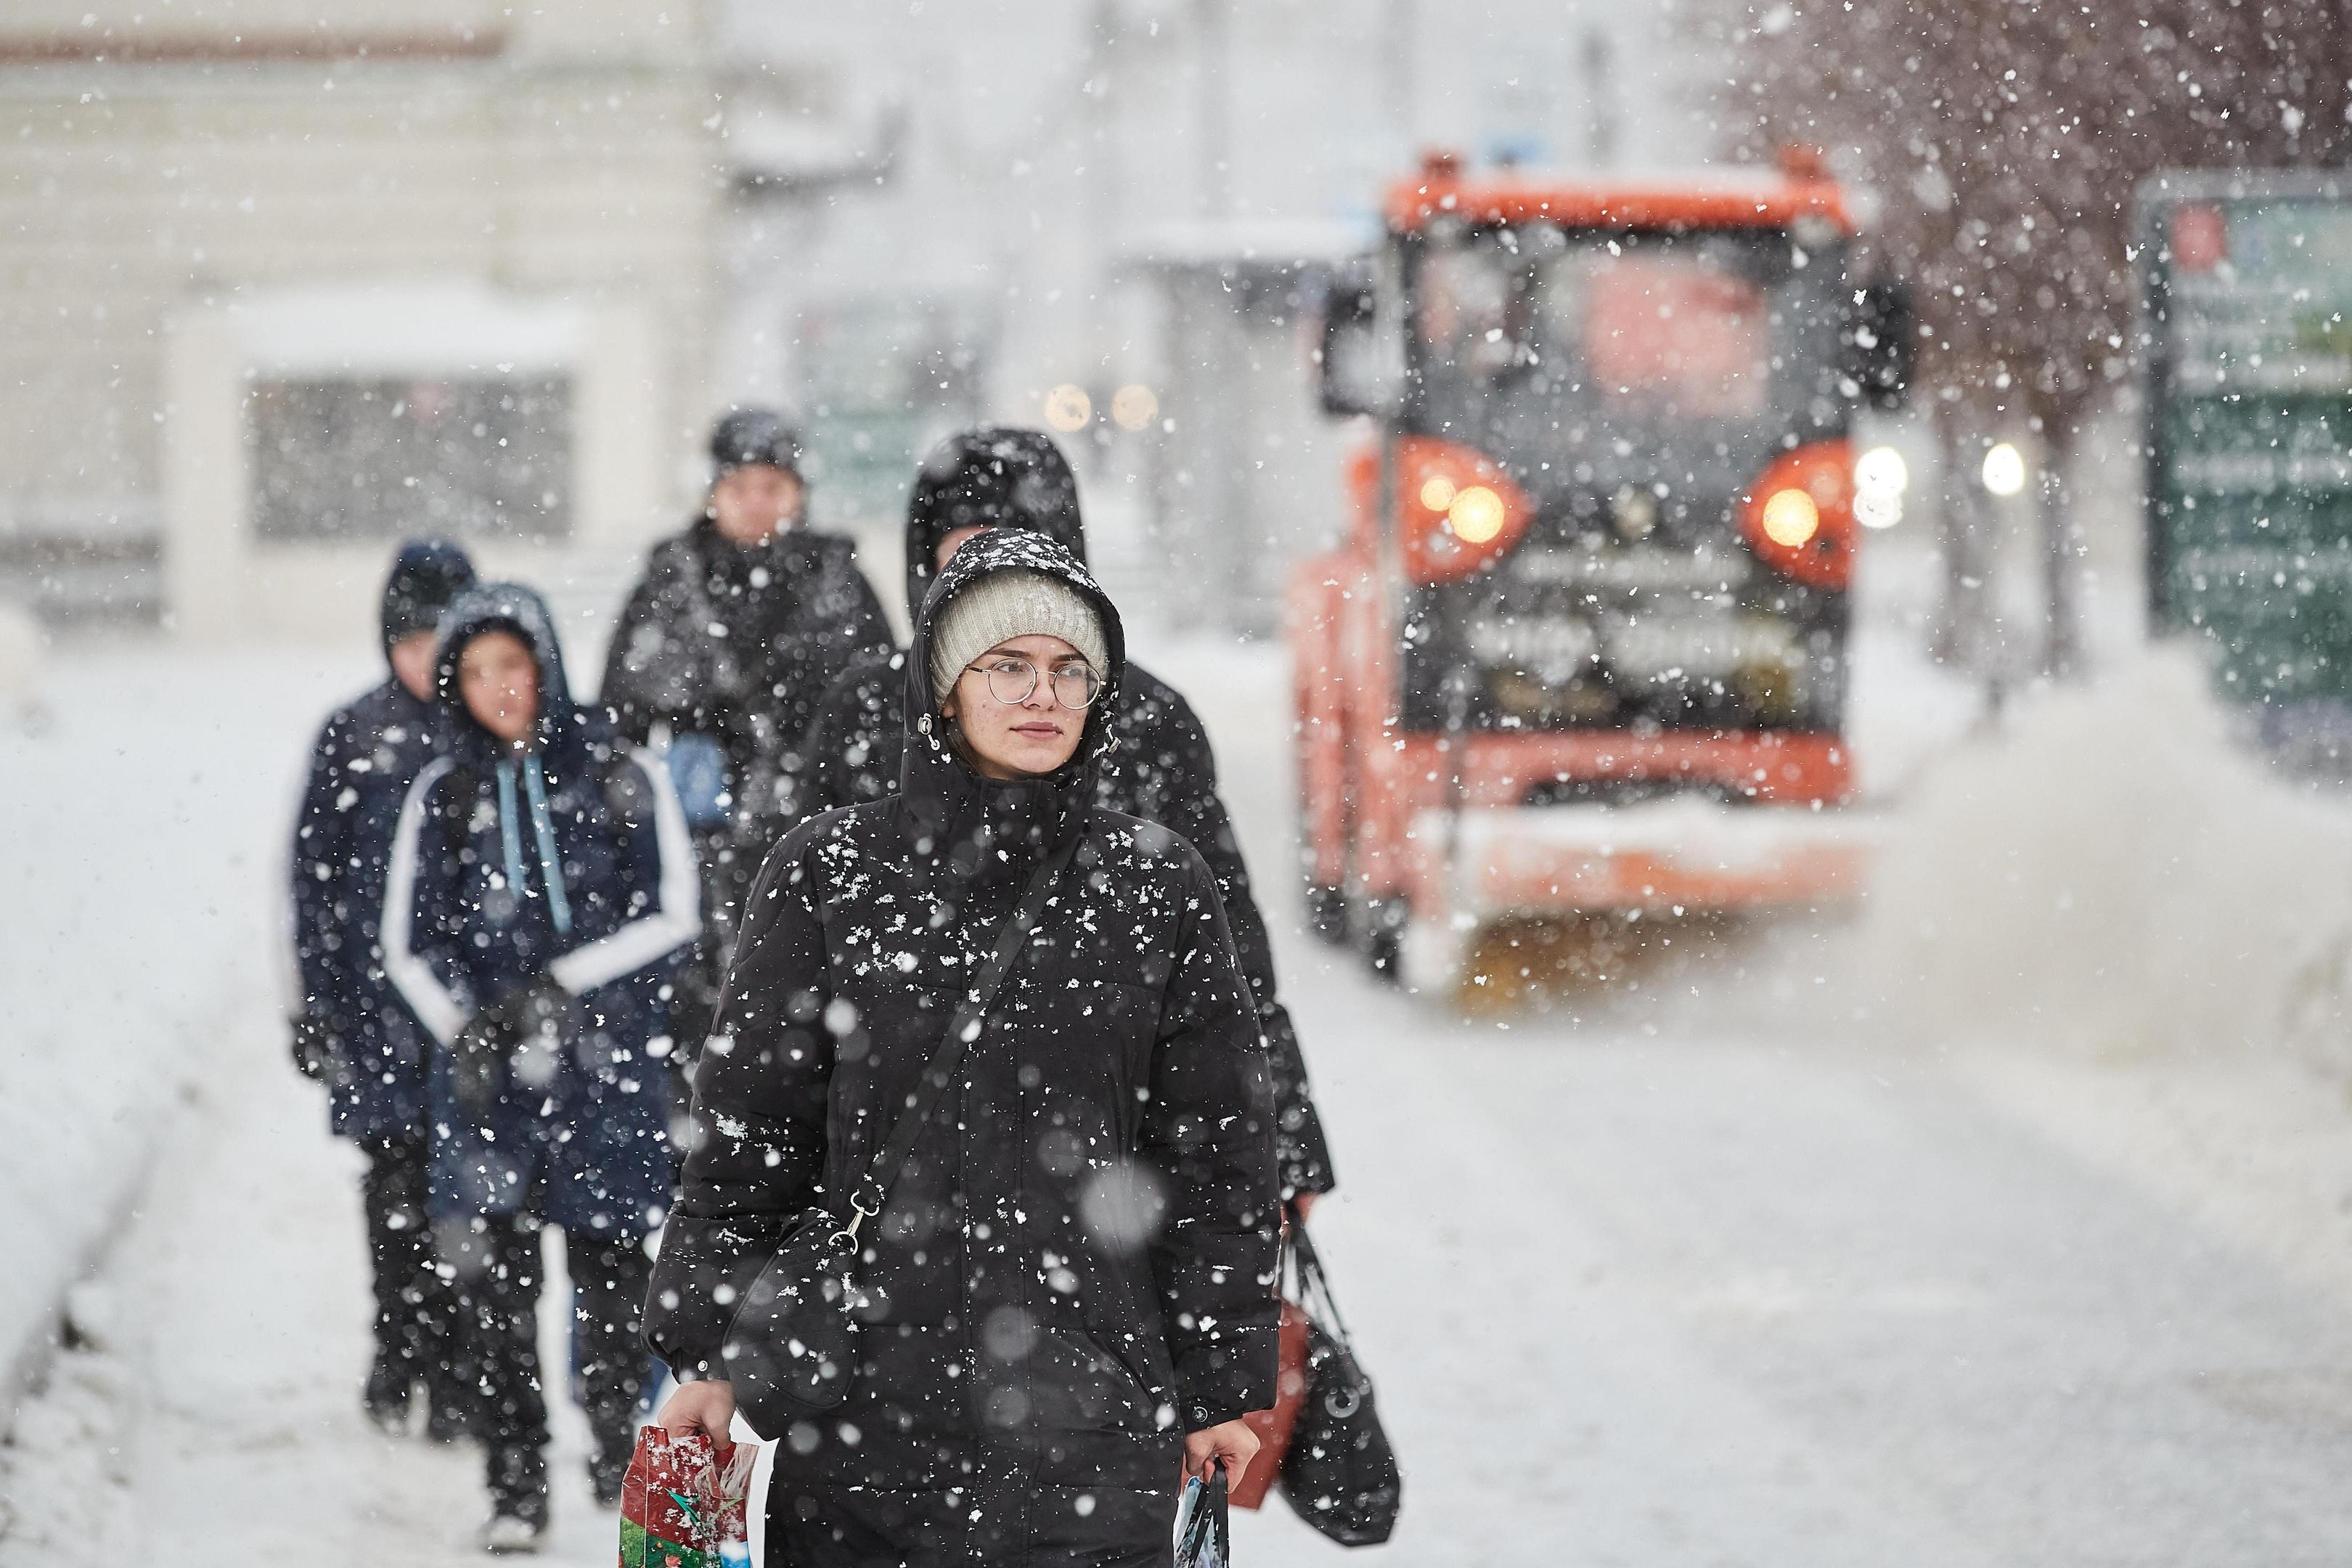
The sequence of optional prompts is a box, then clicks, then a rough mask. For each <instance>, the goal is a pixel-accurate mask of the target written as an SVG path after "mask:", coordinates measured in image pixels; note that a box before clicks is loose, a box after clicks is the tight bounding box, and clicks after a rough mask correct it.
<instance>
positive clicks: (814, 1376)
mask: <svg viewBox="0 0 2352 1568" xmlns="http://www.w3.org/2000/svg"><path fill="white" fill-rule="evenodd" d="M1079 837H1080V836H1079V835H1077V834H1075V833H1074V834H1072V835H1071V837H1070V839H1069V842H1067V843H1066V844H1065V845H1063V846H1062V847H1061V848H1059V849H1057V850H1055V852H1054V853H1053V854H1052V855H1050V856H1048V857H1047V858H1045V859H1044V860H1043V861H1041V862H1039V863H1038V866H1037V868H1036V869H1035V870H1034V871H1032V872H1031V873H1030V874H1029V881H1028V885H1027V886H1025V887H1024V888H1023V889H1022V890H1021V902H1020V904H1019V905H1018V906H1017V907H1016V908H1015V909H1014V910H1013V913H1012V915H1011V916H1010V917H1009V918H1008V919H1007V920H1006V921H1005V922H1004V924H1003V927H1002V928H1001V929H1000V931H999V933H998V935H997V939H996V951H995V952H992V953H991V954H990V955H989V959H988V963H987V964H986V965H985V966H984V967H983V968H982V970H981V972H980V973H979V975H978V977H977V978H975V979H974V981H973V982H972V985H971V990H970V991H969V992H967V993H966V994H965V996H964V1002H963V1005H962V1006H961V1007H959V1008H958V1009H956V1015H955V1020H954V1022H952V1023H950V1025H949V1026H948V1032H947V1036H946V1037H945V1038H944V1039H942V1040H941V1041H940V1047H939V1049H938V1050H936V1051H934V1052H932V1053H931V1059H930V1061H929V1063H928V1064H927V1065H926V1066H925V1067H924V1068H923V1076H922V1078H921V1079H920V1080H919V1082H918V1084H917V1086H916V1089H915V1093H914V1095H913V1097H912V1099H911V1100H909V1101H908V1105H907V1107H906V1109H904V1110H901V1111H900V1112H899V1113H898V1121H896V1122H894V1123H893V1124H892V1125H891V1128H890V1133H889V1136H888V1137H887V1138H885V1139H884V1140H883V1142H882V1147H881V1148H880V1149H879V1150H878V1151H877V1152H876V1153H875V1155H874V1158H873V1159H872V1160H871V1161H870V1162H868V1163H867V1164H866V1173H865V1174H864V1175H863V1176H861V1177H859V1178H858V1181H857V1184H856V1188H855V1189H854V1190H852V1191H851V1193H850V1194H849V1208H850V1213H849V1215H848V1219H847V1223H844V1222H843V1220H842V1219H841V1217H840V1216H838V1215H835V1213H834V1212H833V1211H832V1210H830V1209H823V1208H812V1209H805V1210H803V1211H802V1212H801V1213H800V1214H798V1215H794V1216H793V1219H792V1220H791V1221H790V1222H789V1223H788V1224H787V1225H786V1226H784V1232H783V1237H782V1239H781V1240H780V1241H778V1242H777V1244H776V1252H775V1256H774V1257H773V1258H770V1259H769V1260H768V1265H767V1267H766V1268H762V1269H761V1271H760V1274H759V1278H757V1279H754V1280H753V1281H752V1282H751V1288H750V1289H747V1290H746V1291H744V1293H743V1300H742V1303H741V1305H740V1306H739V1307H738V1308H737V1309H736V1310H735V1318H734V1321H732V1322H731V1323H730V1324H729V1325H728V1329H727V1340H726V1344H725V1346H724V1348H723V1349H722V1350H721V1352H720V1356H721V1359H722V1361H723V1363H724V1366H723V1368H722V1370H721V1372H720V1373H719V1375H721V1376H723V1377H725V1378H726V1379H727V1380H728V1382H729V1384H730V1385H732V1387H733V1389H734V1393H735V1405H736V1408H737V1409H739V1410H740V1411H742V1413H743V1417H744V1419H745V1420H747V1421H749V1422H750V1423H751V1426H752V1428H753V1429H754V1430H755V1431H757V1432H759V1433H760V1434H761V1436H767V1437H775V1436H781V1435H782V1433H783V1431H784V1429H785V1428H786V1427H787V1426H790V1425H791V1424H792V1423H793V1421H795V1420H798V1419H800V1418H802V1417H804V1416H809V1415H819V1414H821V1413H823V1412H824V1411H827V1410H830V1409H832V1408H833V1407H834V1406H835V1405H839V1404H840V1403H841V1402H842V1400H843V1399H844V1398H845V1397H846V1396H847V1395H848V1393H849V1385H850V1381H851V1379H852V1378H854V1377H855V1376H856V1370H857V1326H858V1322H859V1321H860V1317H861V1315H862V1314H863V1313H864V1312H865V1311H866V1310H867V1308H868V1306H869V1302H868V1300H867V1297H866V1292H865V1291H864V1290H863V1289H860V1288H859V1286H858V1284H857V1279H856V1261H857V1252H858V1245H857V1230H858V1227H859V1226H862V1225H864V1224H865V1223H866V1221H867V1220H869V1219H872V1218H873V1217H874V1216H875V1215H878V1214H880V1213H881V1212H882V1205H883V1200H884V1199H885V1198H887V1196H888V1195H889V1192H890V1184H891V1183H893V1182H895V1181H896V1180H898V1171H899V1168H900V1167H901V1166H903V1165H904V1164H905V1163H907V1156H908V1153H910V1152H912V1151H913V1149H914V1147H915V1140H916V1139H917V1138H918V1137H919V1136H920V1135H921V1133H922V1130H923V1128H924V1126H925V1124H926V1123H928V1122H929V1121H930V1119H931V1113H932V1112H933V1111H934V1110H937V1109H938V1107H939V1103H940V1096H941V1095H942V1094H944V1093H946V1092H947V1087H948V1084H949V1083H950V1081H952V1080H953V1079H954V1077H955V1070H956V1064H957V1063H958V1062H960V1061H961V1059H962V1058H963V1050H964V1047H966V1046H968V1045H970V1044H971V1042H972V1041H974V1040H976V1039H978V1038H979V1037H980V1030H981V1026H982V1023H983V1022H984V1021H985V1019H986V1016H987V1013H988V1007H989V1004H990V1003H992V1002H993V1001H994V1000H995V999H996V993H997V992H998V990H999V989H1000V988H1002V987H1003V984H1004V977H1005V975H1006V974H1007V973H1010V972H1011V971H1012V968H1013V964H1014V963H1015V962H1017V961H1018V960H1019V958H1020V956H1021V952H1022V950H1023V949H1024V948H1025V947H1026V946H1028V944H1029V933H1030V932H1031V931H1034V930H1035V929H1036V928H1037V922H1038V921H1040V920H1042V919H1043V918H1044V917H1045V904H1046V902H1047V900H1050V899H1051V898H1052V897H1053V894H1054V884H1055V882H1056V881H1058V880H1059V879H1060V878H1061V873H1062V868H1064V867H1066V866H1067V865H1068V864H1069V863H1070V857H1071V856H1073V855H1075V854H1076V853H1077V847H1078V839H1079Z"/></svg>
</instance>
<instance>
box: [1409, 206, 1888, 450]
mask: <svg viewBox="0 0 2352 1568" xmlns="http://www.w3.org/2000/svg"><path fill="white" fill-rule="evenodd" d="M1836 245H1837V242H1836V241H1835V240H1834V239H1831V240H1829V241H1827V242H1826V244H1825V245H1824V246H1823V247H1820V248H1817V249H1816V250H1814V251H1812V252H1810V253H1809V252H1808V251H1807V250H1806V248H1805V247H1803V246H1802V245H1800V244H1798V243H1796V242H1794V241H1793V240H1792V239H1791V237H1790V236H1789V235H1788V234H1786V233H1784V232H1780V231H1778V230H1770V229H1756V230H1696V231H1683V232H1664V231H1659V232H1633V233H1625V232H1612V233H1601V232H1596V231H1591V230H1572V231H1563V230H1561V229H1559V228H1556V227H1552V226H1545V225H1534V226H1524V225H1523V226H1513V227H1489V228H1465V229H1460V230H1457V231H1456V232H1454V234H1452V235H1443V234H1440V235H1432V236H1429V237H1427V238H1425V239H1424V241H1423V244H1422V245H1421V246H1420V247H1419V248H1418V255H1417V257H1416V258H1414V261H1413V263H1412V271H1411V273H1410V274H1409V280H1410V287H1411V289H1412V329H1413V331H1412V336H1413V345H1412V353H1413V358H1414V370H1415V372H1416V374H1415V378H1414V391H1415V406H1414V410H1413V417H1412V423H1413V425H1414V426H1416V427H1417V428H1418V429H1419V430H1420V431H1421V432H1422V433H1423V434H1427V435H1432V436H1439V437H1444V438H1445V439H1448V440H1453V441H1459V442H1463V443H1465V445H1468V446H1471V447H1476V448H1477V449H1478V450H1480V451H1481V452H1484V453H1486V455H1487V456H1488V457H1490V458H1494V459H1496V461H1498V462H1500V463H1502V464H1503V465H1504V466H1505V467H1506V468H1508V469H1510V470H1511V471H1512V473H1513V476H1514V477H1515V478H1516V479H1518V480H1519V481H1520V482H1521V483H1522V484H1523V485H1526V486H1528V488H1529V489H1531V490H1533V491H1536V492H1538V493H1544V492H1553V493H1556V492H1557V491H1559V489H1564V488H1569V487H1575V488H1586V487H1599V488H1601V489H1613V488H1615V487H1617V486H1620V485H1623V484H1633V485H1638V486H1641V487H1643V488H1644V489H1647V488H1651V487H1653V486H1654V485H1655V484H1658V483H1661V482H1664V483H1668V484H1671V485H1675V486H1677V487H1679V486H1680V485H1682V484H1685V483H1688V484H1696V485H1697V486H1698V488H1700V489H1721V488H1722V486H1723V485H1724V484H1725V483H1726V482H1744V481H1745V480H1746V479H1748V477H1749V476H1751V475H1752V474H1753V473H1754V472H1755V470H1756V468H1758V467H1759V466H1760V464H1761V463H1763V462H1764V461H1766V460H1768V459H1769V457H1770V456H1771V454H1772V453H1774V452H1776V451H1778V450H1779V449H1780V447H1782V445H1783V444H1784V442H1785V439H1786V437H1789V436H1790V435H1791V434H1794V435H1796V436H1797V437H1799V439H1801V440H1811V439H1818V438H1820V437H1822V436H1826V435H1831V434H1835V433H1837V431H1838V429H1842V427H1843V420H1844V416H1845V402H1844V400H1843V399H1842V398H1840V397H1839V396H1838V395H1837V388H1836V364H1837V338H1838V325H1839V321H1840V319H1841V313H1840V312H1839V310H1838V309H1837V304H1838V294H1837V290H1838V287H1839V281H1840V278H1841V274H1842V271H1843V265H1842V264H1843V257H1842V256H1840V255H1838V254H1836V253H1835V248H1834V247H1835V246H1836Z"/></svg>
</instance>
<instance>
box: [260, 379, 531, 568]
mask: <svg viewBox="0 0 2352 1568" xmlns="http://www.w3.org/2000/svg"><path fill="white" fill-rule="evenodd" d="M247 429H248V431H249V432H250V439H251V442H252V448H253V467H252V475H253V512H252V515H253V519H254V526H255V528H256V530H257V532H258V534H259V536H260V537H261V538H262V539H264V540H266V541H268V542H271V543H280V544H295V543H304V544H307V543H339V542H353V543H362V542H364V543H374V542H382V541H386V540H393V539H398V538H402V537H404V536H406V535H410V534H418V533H446V534H459V535H464V536H467V537H472V538H497V539H520V540H530V541H548V540H560V539H563V538H566V537H568V536H569V535H570V533H571V531H572V382H571V378H570V377H569V376H567V375H562V374H554V375H550V374H538V373H534V374H530V375H527V376H519V377H512V378H493V379H462V380H461V379H450V380H437V381H413V380H405V379H400V380H389V379H387V380H333V381H329V380H299V381H298V380H277V381H260V382H257V383H255V384H254V387H253V395H252V397H251V399H250V400H249V401H248V403H247Z"/></svg>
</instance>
